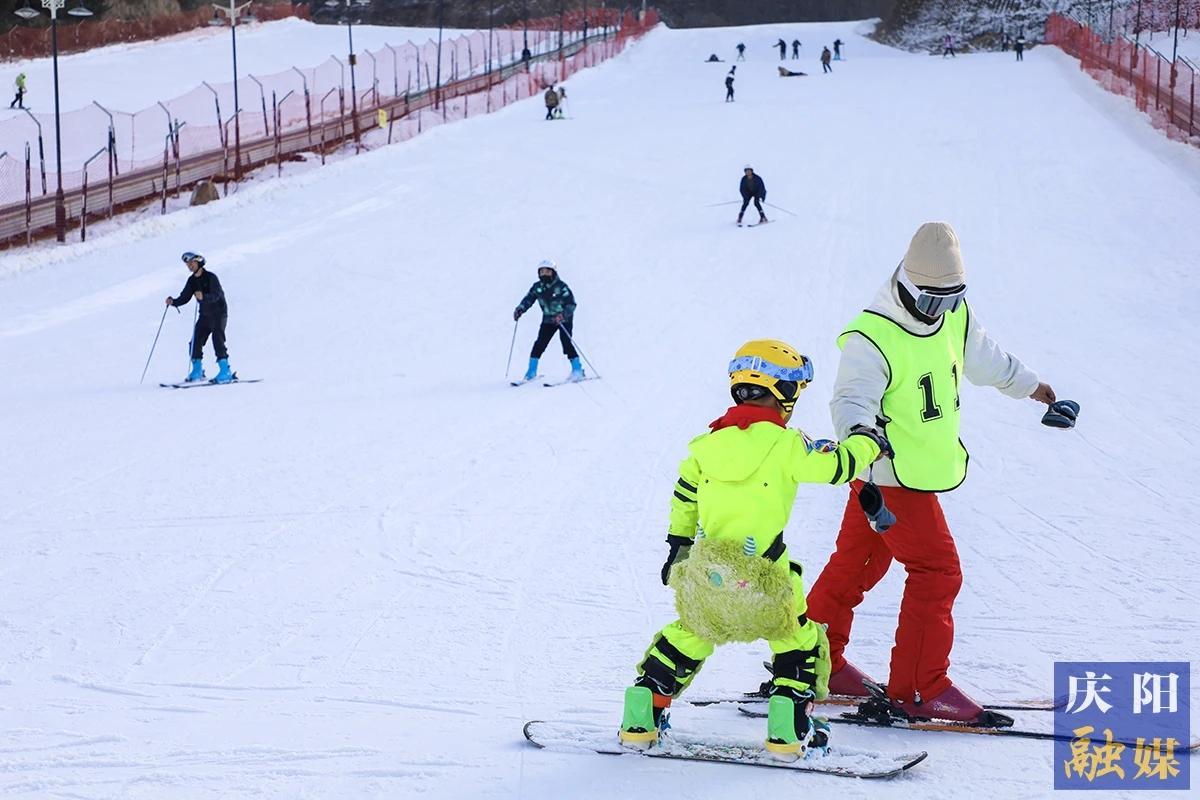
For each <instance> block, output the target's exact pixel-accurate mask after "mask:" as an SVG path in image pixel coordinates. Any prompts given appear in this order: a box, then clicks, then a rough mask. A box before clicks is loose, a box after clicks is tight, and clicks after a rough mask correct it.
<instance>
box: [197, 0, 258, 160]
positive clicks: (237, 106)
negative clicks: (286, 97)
mask: <svg viewBox="0 0 1200 800" xmlns="http://www.w3.org/2000/svg"><path fill="white" fill-rule="evenodd" d="M212 7H213V9H215V10H214V11H213V18H212V19H211V20H209V22H208V24H209V25H212V26H214V27H215V26H218V25H220V24H221V14H224V15H225V16H226V18H228V19H229V36H230V41H231V42H232V43H233V179H234V180H235V181H240V180H241V179H242V123H241V118H240V117H241V113H242V103H241V101H240V100H239V99H238V68H237V26H238V17H243V16H244V17H245V19H246V21H247V22H252V21H254V13H253V12H251V11H247V9H248V8H250V0H247V2H245V3H242V4H241V5H240V6H239V5H237V0H229V5H228V6H219V5H217V4H216V3H213V4H212Z"/></svg>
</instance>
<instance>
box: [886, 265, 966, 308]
mask: <svg viewBox="0 0 1200 800" xmlns="http://www.w3.org/2000/svg"><path fill="white" fill-rule="evenodd" d="M896 281H897V282H898V283H899V284H900V285H901V286H903V287H904V288H905V289H907V290H908V293H909V294H911V295H912V298H913V302H914V303H915V304H916V307H917V311H920V312H921V313H922V314H924V315H925V316H927V317H940V316H941V315H942V314H945V313H948V312H950V311H957V310H958V307H959V306H961V305H962V304H963V302H964V301H965V300H966V299H967V286H966V284H962V285H960V286H951V287H950V288H947V289H942V288H929V289H922V288H921V287H919V286H917V285H916V284H915V283H913V282H912V281H911V280H909V279H908V274H907V273H906V272H905V271H904V264H903V263H901V264H900V266H899V268H897V270H896Z"/></svg>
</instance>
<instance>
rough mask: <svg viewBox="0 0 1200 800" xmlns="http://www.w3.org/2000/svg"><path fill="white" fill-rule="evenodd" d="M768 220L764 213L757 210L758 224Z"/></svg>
mask: <svg viewBox="0 0 1200 800" xmlns="http://www.w3.org/2000/svg"><path fill="white" fill-rule="evenodd" d="M770 221H771V220H769V219H767V215H766V214H764V213H762V212H761V211H760V212H758V224H759V225H762V224H763V223H764V222H770Z"/></svg>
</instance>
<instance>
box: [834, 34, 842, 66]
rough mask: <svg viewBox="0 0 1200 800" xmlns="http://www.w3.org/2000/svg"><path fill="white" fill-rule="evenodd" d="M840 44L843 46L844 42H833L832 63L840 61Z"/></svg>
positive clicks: (836, 40)
mask: <svg viewBox="0 0 1200 800" xmlns="http://www.w3.org/2000/svg"><path fill="white" fill-rule="evenodd" d="M842 44H844V42H842V40H841V39H834V40H833V60H834V61H841V60H842Z"/></svg>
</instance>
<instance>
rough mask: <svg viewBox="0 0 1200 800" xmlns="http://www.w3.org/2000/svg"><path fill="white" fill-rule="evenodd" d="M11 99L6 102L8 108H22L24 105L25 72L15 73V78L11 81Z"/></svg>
mask: <svg viewBox="0 0 1200 800" xmlns="http://www.w3.org/2000/svg"><path fill="white" fill-rule="evenodd" d="M13 92H14V94H13V99H12V102H11V103H9V104H8V107H9V108H24V107H25V73H24V72H21V73H18V74H17V78H16V80H14V81H13Z"/></svg>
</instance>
